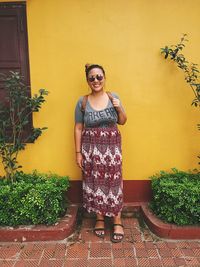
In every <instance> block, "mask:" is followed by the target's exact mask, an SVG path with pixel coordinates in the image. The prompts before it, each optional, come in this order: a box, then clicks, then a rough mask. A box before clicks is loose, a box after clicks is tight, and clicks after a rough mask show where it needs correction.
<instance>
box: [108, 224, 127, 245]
mask: <svg viewBox="0 0 200 267" xmlns="http://www.w3.org/2000/svg"><path fill="white" fill-rule="evenodd" d="M123 228H124V227H123V225H122V224H121V223H114V224H113V233H112V236H111V241H112V242H113V243H119V242H121V241H122V240H123V238H124V230H123Z"/></svg>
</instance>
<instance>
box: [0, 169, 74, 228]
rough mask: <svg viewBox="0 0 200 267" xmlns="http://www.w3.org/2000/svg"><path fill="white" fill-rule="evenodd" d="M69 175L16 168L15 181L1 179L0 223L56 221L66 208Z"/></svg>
mask: <svg viewBox="0 0 200 267" xmlns="http://www.w3.org/2000/svg"><path fill="white" fill-rule="evenodd" d="M68 187H69V177H67V176H62V177H61V176H58V175H56V174H40V173H38V172H36V171H34V172H33V173H31V174H25V173H23V172H16V174H15V182H14V183H11V182H9V181H8V180H6V179H0V225H1V226H17V225H31V224H46V225H50V224H54V223H56V222H57V220H58V219H59V217H61V216H63V215H64V214H65V212H66V210H67V204H68V202H67V199H66V191H67V189H68Z"/></svg>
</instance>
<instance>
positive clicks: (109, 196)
mask: <svg viewBox="0 0 200 267" xmlns="http://www.w3.org/2000/svg"><path fill="white" fill-rule="evenodd" d="M86 79H87V82H88V85H89V87H90V89H91V93H90V94H89V95H87V96H84V97H81V98H80V99H79V101H78V103H77V105H76V109H75V131H74V137H75V147H76V161H77V164H78V166H79V167H80V168H81V169H82V175H83V206H84V208H86V209H87V211H88V212H95V213H96V215H97V220H96V226H95V229H94V232H95V234H96V235H97V236H99V237H104V234H105V229H104V216H109V217H113V221H114V223H113V228H114V230H113V235H112V238H111V240H112V241H113V242H120V241H121V240H122V239H123V235H124V232H123V226H122V224H121V210H122V206H123V190H122V189H123V186H122V184H123V181H122V154H121V134H120V132H119V130H118V128H117V123H119V124H124V123H125V122H126V114H125V112H124V109H123V107H122V105H121V103H120V100H119V97H118V96H117V95H116V94H114V93H109V92H107V93H106V92H105V91H104V86H105V71H104V69H103V67H102V66H99V65H96V64H93V65H89V66H88V65H86Z"/></svg>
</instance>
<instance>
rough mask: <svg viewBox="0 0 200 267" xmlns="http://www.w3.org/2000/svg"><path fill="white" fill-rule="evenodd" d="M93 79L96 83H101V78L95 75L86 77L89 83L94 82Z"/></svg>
mask: <svg viewBox="0 0 200 267" xmlns="http://www.w3.org/2000/svg"><path fill="white" fill-rule="evenodd" d="M95 79H97V80H98V81H102V80H103V76H102V75H98V74H97V75H96V76H91V77H88V81H89V82H94V81H95Z"/></svg>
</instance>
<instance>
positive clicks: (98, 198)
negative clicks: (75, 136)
mask: <svg viewBox="0 0 200 267" xmlns="http://www.w3.org/2000/svg"><path fill="white" fill-rule="evenodd" d="M82 155H83V206H84V208H86V209H87V211H88V212H91V211H92V212H95V213H98V214H102V215H104V216H109V217H111V216H116V215H117V214H118V213H119V212H120V211H121V210H122V206H123V191H122V189H123V181H122V154H121V134H120V132H119V130H118V128H117V126H112V127H106V128H85V129H84V130H83V132H82Z"/></svg>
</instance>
